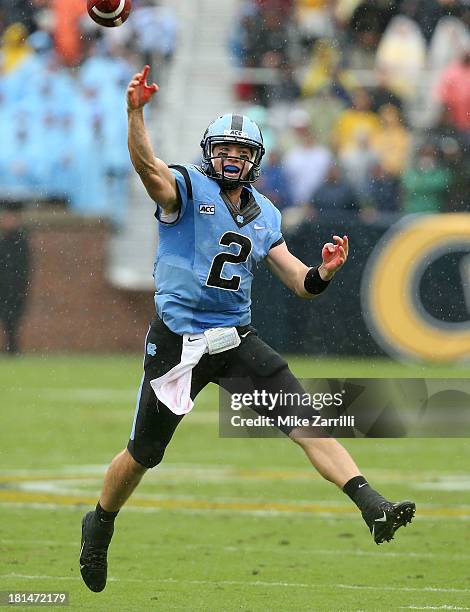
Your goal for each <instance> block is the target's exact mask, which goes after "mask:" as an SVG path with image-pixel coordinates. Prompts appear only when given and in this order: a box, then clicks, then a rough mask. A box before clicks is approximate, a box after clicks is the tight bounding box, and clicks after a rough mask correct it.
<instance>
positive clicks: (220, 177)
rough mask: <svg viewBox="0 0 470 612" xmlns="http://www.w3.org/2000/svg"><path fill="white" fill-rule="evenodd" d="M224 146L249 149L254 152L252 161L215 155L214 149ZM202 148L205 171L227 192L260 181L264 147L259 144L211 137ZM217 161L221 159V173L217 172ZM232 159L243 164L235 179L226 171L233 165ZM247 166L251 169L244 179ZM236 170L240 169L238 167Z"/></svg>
mask: <svg viewBox="0 0 470 612" xmlns="http://www.w3.org/2000/svg"><path fill="white" fill-rule="evenodd" d="M223 144H227V145H233V144H235V145H238V146H241V147H247V148H248V149H250V151H251V152H252V153H251V157H250V159H245V158H244V157H238V156H236V155H224V154H220V153H219V154H218V155H214V147H215V146H216V145H223ZM201 147H202V157H203V162H204V163H203V167H204V171H205V173H206V174H207V176H210V177H211V178H214V179H215V180H216V181H217V182H218V183H219V185H220V186H221V187H222V189H224V190H226V191H231V190H234V189H237V188H238V187H240V186H242V185H249V184H251V183H254V182H255V181H256V180H257V179H258V177H259V174H260V163H261V159H262V157H263V154H264V147H263V146H262V145H260V144H259V143H258V142H256V141H254V140H250V139H247V138H237V139H234V138H233V137H231V138H228V137H227V138H224V137H220V136H209V137H206V138H204V139H203V140H202V142H201ZM215 159H221V165H222V168H221V172H217V171H216V169H215V167H214V163H213V162H214V160H215ZM224 159H227V160H228V163H224ZM230 159H236V160H238V161H239V162H240V163H241V164H242V166H241V168H240V172H239V173H238V175H236V176H233V177H231V176H229V175H227V174H226V170H227V169H228V168H229V167H230V165H231V164H230ZM247 164H249V165H250V166H251V168H250V170H249V171H248V173H247V174H246V176H244V177H243V178H242V176H243V174H244V171H245V168H246V165H247ZM234 167H235V166H234ZM236 168H237V169H238V166H236Z"/></svg>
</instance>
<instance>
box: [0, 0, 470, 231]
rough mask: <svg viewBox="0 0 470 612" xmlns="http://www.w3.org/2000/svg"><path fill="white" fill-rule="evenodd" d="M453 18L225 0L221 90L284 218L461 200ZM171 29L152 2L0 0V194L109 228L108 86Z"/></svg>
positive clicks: (117, 94) (465, 195)
mask: <svg viewBox="0 0 470 612" xmlns="http://www.w3.org/2000/svg"><path fill="white" fill-rule="evenodd" d="M469 24H470V3H469V2H468V0H240V1H239V14H238V20H237V23H236V24H235V27H234V28H233V30H232V32H231V34H230V39H229V45H230V50H231V53H232V56H233V58H234V62H233V63H234V64H236V65H238V69H237V75H238V76H237V82H236V96H237V98H238V100H239V102H240V105H241V106H242V107H244V110H245V112H246V113H247V114H249V115H250V116H251V117H252V118H253V119H254V120H255V121H257V122H258V123H259V124H260V126H261V127H262V129H263V133H264V135H265V142H266V148H267V154H266V157H265V161H264V167H263V172H262V178H261V179H260V182H259V184H258V185H257V187H258V188H259V189H260V190H261V191H263V192H264V193H266V195H268V196H269V197H270V198H271V199H272V200H273V201H274V203H275V204H276V205H277V206H278V207H279V208H281V209H284V211H285V215H284V216H285V219H286V223H287V224H290V223H291V224H298V223H299V222H302V221H303V220H305V219H312V218H314V217H315V216H316V215H318V214H319V213H321V214H322V215H328V214H330V213H332V214H335V215H337V214H338V212H339V211H340V212H341V214H344V215H346V214H354V215H361V217H362V218H363V219H364V220H366V221H371V222H373V221H374V220H375V219H377V218H385V219H388V218H391V217H393V216H397V215H399V214H402V213H404V212H406V213H407V212H426V211H429V212H436V211H462V210H470V196H469V193H470V190H469V186H470V159H469V141H470V35H469ZM177 30H178V24H177V21H176V17H175V14H174V12H173V11H172V10H171V9H170V8H168V7H167V6H160V5H159V2H158V0H134V1H133V10H132V13H131V16H130V18H129V21H128V22H127V24H126V27H123V28H103V27H100V26H97V25H96V24H94V23H93V22H92V21H91V19H89V17H88V16H87V14H86V2H85V0H67V2H63V1H62V0H0V130H1V134H2V144H3V146H2V147H1V149H0V198H3V199H13V200H14V199H22V198H23V199H38V198H39V199H42V200H47V201H57V202H64V203H66V205H67V206H69V207H70V208H71V209H72V210H74V211H76V212H78V213H81V214H95V215H101V216H107V217H109V218H111V219H112V220H113V221H114V222H115V223H116V224H120V223H121V222H122V220H123V216H124V214H125V209H126V202H127V189H128V177H129V173H130V163H129V156H128V152H127V143H126V126H125V121H126V117H125V113H124V112H123V110H124V104H125V101H124V96H123V91H124V89H125V87H126V85H127V82H128V80H129V78H130V76H131V75H132V73H133V72H134V70H135V66H139V65H142V64H143V63H150V64H153V65H158V66H159V67H160V70H159V80H161V70H162V69H163V72H164V71H165V66H167V65H168V64H169V62H171V59H172V56H173V54H174V51H175V47H176V42H177ZM155 32H158V36H155ZM164 74H165V72H164Z"/></svg>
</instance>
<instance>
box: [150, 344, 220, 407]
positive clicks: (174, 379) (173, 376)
mask: <svg viewBox="0 0 470 612" xmlns="http://www.w3.org/2000/svg"><path fill="white" fill-rule="evenodd" d="M189 338H190V339H191V342H190V341H189ZM208 351H209V346H208V342H207V340H206V337H205V336H204V334H184V336H183V350H182V351H181V361H180V363H178V365H176V366H175V367H174V368H171V370H169V371H168V372H167V373H166V374H164V375H163V376H160V377H159V378H154V379H153V380H151V381H150V384H151V385H152V389H153V390H154V392H155V395H156V396H157V398H158V399H159V400H160V401H161V402H163V403H164V404H165V406H168V408H169V409H170V410H171V411H172V412H174V413H175V414H187V413H188V412H189V411H190V410H191V409H192V407H193V406H194V403H193V400H192V399H191V380H192V371H193V368H194V367H195V366H196V365H197V364H198V363H199V361H200V359H201V357H202V356H203V355H204V353H207V352H208Z"/></svg>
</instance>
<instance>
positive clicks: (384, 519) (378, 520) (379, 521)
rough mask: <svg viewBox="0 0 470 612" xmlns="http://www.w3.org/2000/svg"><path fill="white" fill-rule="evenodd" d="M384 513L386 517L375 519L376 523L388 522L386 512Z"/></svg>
mask: <svg viewBox="0 0 470 612" xmlns="http://www.w3.org/2000/svg"><path fill="white" fill-rule="evenodd" d="M383 512H384V515H383V517H382V518H379V519H375V522H376V523H385V521H386V520H387V515H386V514H385V510H384V511H383Z"/></svg>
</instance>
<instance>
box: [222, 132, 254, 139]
mask: <svg viewBox="0 0 470 612" xmlns="http://www.w3.org/2000/svg"><path fill="white" fill-rule="evenodd" d="M224 136H233V137H234V138H249V136H248V134H247V133H246V132H242V131H241V130H224Z"/></svg>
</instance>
